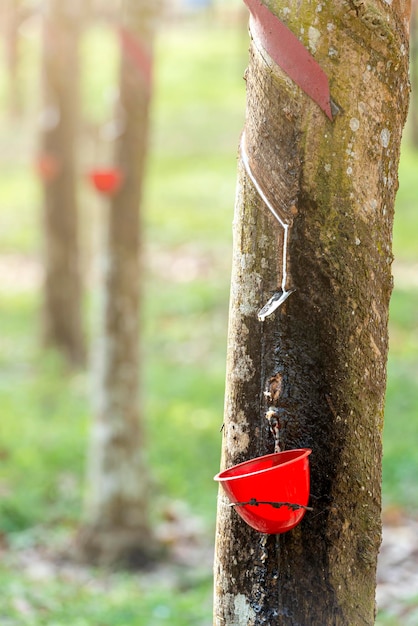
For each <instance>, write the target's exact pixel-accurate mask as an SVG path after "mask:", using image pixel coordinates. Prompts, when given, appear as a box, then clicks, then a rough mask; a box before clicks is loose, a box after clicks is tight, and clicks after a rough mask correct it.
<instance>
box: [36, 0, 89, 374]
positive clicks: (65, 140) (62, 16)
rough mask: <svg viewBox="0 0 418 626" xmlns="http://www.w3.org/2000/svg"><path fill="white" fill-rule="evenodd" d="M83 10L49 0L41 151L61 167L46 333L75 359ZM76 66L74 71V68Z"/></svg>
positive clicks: (50, 231)
mask: <svg viewBox="0 0 418 626" xmlns="http://www.w3.org/2000/svg"><path fill="white" fill-rule="evenodd" d="M79 34H80V13H79V12H77V11H74V10H73V7H72V9H71V10H70V9H69V7H68V6H67V5H66V3H63V2H60V1H59V0H48V2H47V3H46V15H45V22H44V32H43V53H42V56H43V59H42V71H43V94H44V101H43V111H42V114H41V124H42V132H41V137H40V144H41V146H40V150H41V154H42V155H43V157H46V158H48V159H51V160H52V161H53V163H54V165H53V167H54V168H55V169H56V172H55V173H54V175H53V176H52V177H51V178H47V179H46V180H45V181H44V184H43V197H44V213H43V218H44V222H43V226H44V229H43V230H44V265H45V285H44V290H43V315H42V334H43V341H44V343H45V344H46V345H47V346H52V347H54V348H56V349H58V350H60V351H61V352H62V353H63V354H64V356H65V357H66V358H67V359H68V361H70V362H71V363H75V364H80V363H83V362H84V358H85V343H84V332H83V324H82V281H81V271H80V258H79V219H78V206H77V190H76V178H77V167H76V141H77V128H78V118H79V110H78V103H79V89H78V87H79V85H78V78H79V58H78V41H79ZM69 68H71V71H69Z"/></svg>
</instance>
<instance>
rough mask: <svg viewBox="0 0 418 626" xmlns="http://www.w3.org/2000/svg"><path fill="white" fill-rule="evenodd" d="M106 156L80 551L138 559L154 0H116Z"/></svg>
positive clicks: (143, 482) (147, 539) (143, 514)
mask: <svg viewBox="0 0 418 626" xmlns="http://www.w3.org/2000/svg"><path fill="white" fill-rule="evenodd" d="M122 7H123V11H122V15H123V18H124V22H123V26H122V27H121V68H120V102H119V107H118V110H119V114H121V115H122V119H121V120H120V121H121V122H123V124H122V126H123V130H122V131H121V134H120V136H119V137H118V139H117V140H116V150H115V161H116V165H117V167H118V168H120V169H121V170H122V172H123V175H124V182H123V185H122V187H121V189H120V190H119V191H118V192H117V193H116V195H115V196H114V197H113V198H112V200H111V203H110V214H109V221H108V230H107V240H106V247H105V251H104V263H103V267H104V268H105V269H104V272H105V277H104V281H105V284H104V298H103V304H102V306H103V311H102V314H103V320H102V326H101V329H100V332H101V337H100V345H99V350H98V354H97V362H96V367H97V371H96V378H97V379H98V381H97V382H98V386H97V390H96V397H95V404H96V406H95V419H94V424H93V427H92V433H91V449H90V456H89V489H88V499H87V503H86V505H87V506H86V523H85V525H84V527H83V529H82V530H81V532H80V534H79V546H80V549H81V551H82V553H83V555H84V557H85V558H87V559H88V560H89V561H92V562H99V563H107V564H109V563H115V562H120V563H125V564H128V565H138V566H141V565H142V564H144V563H145V562H146V561H147V560H148V559H149V558H152V557H153V552H154V547H153V540H152V534H151V530H150V526H149V519H148V510H149V480H148V468H147V466H146V463H145V459H144V436H143V427H142V415H141V401H140V398H139V380H138V379H139V345H138V343H139V342H138V340H139V300H140V263H139V255H140V213H139V208H140V202H141V196H142V186H143V176H144V168H145V158H146V152H147V135H148V113H149V104H150V83H149V72H150V59H151V56H150V55H151V44H152V39H153V27H154V22H153V18H154V15H155V12H156V3H155V1H154V0H141V1H139V0H124V2H123V3H122Z"/></svg>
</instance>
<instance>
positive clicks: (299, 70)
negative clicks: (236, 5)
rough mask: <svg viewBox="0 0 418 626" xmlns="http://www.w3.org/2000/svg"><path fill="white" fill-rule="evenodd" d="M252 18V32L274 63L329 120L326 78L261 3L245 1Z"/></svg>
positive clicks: (329, 100)
mask: <svg viewBox="0 0 418 626" xmlns="http://www.w3.org/2000/svg"><path fill="white" fill-rule="evenodd" d="M244 2H245V4H246V5H247V7H248V8H249V10H250V12H251V16H252V23H251V27H252V28H251V30H252V33H253V34H255V35H256V36H257V37H258V39H259V40H260V43H261V45H262V46H263V48H265V50H266V51H267V52H268V54H269V55H270V56H271V58H272V59H273V61H275V62H276V63H277V65H279V67H281V69H282V70H283V71H284V72H286V74H287V75H288V76H290V78H291V79H292V80H293V81H294V82H295V83H296V84H297V85H298V86H299V87H300V88H301V89H302V90H303V91H304V92H305V93H306V94H307V95H308V96H309V97H310V98H312V100H314V102H316V103H317V104H318V105H319V106H320V107H321V109H322V110H323V111H324V113H325V114H326V115H327V116H328V117H329V119H330V120H332V111H331V95H330V90H329V82H328V77H327V75H326V74H325V72H324V71H323V70H322V68H321V67H320V65H319V64H318V63H317V62H316V61H315V59H314V58H313V56H312V55H311V54H310V52H308V50H307V49H306V48H305V46H304V45H303V44H302V43H301V42H300V41H299V39H298V38H297V37H296V35H294V34H293V33H292V31H291V30H289V29H288V28H287V26H285V25H284V24H283V22H281V21H280V20H279V18H278V17H276V16H275V15H273V13H272V12H271V11H270V10H269V9H268V8H267V7H266V6H265V5H264V4H263V3H262V2H261V0H244Z"/></svg>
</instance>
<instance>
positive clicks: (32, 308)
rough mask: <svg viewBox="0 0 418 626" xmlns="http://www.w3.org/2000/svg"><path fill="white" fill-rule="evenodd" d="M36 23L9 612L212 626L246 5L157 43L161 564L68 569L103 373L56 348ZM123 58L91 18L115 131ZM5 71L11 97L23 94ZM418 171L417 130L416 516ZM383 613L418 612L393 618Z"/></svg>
mask: <svg viewBox="0 0 418 626" xmlns="http://www.w3.org/2000/svg"><path fill="white" fill-rule="evenodd" d="M238 4H239V3H233V6H234V7H237V6H238ZM231 6H232V5H231ZM208 18H210V19H208ZM22 36H23V44H22V66H21V82H22V89H23V91H24V102H25V107H24V112H23V115H21V116H19V118H18V119H13V118H11V117H10V115H9V114H8V112H7V107H4V108H3V110H2V112H1V114H0V136H1V145H2V148H1V151H0V160H1V168H0V207H1V209H0V291H1V293H0V328H1V334H0V624H1V626H15V625H16V626H17V625H19V626H20V625H25V626H26V625H28V626H29V625H30V626H32V625H36V626H38V625H39V626H43V625H45V626H46V625H48V626H64V625H65V626H67V625H70V624H71V626H125V625H128V624H129V625H130V626H140V625H141V626H142V625H152V626H159V625H160V624H170V625H171V626H186V625H199V626H208V625H209V624H211V596H212V573H211V558H212V542H213V535H214V524H215V515H216V491H217V489H216V486H215V484H214V483H213V481H212V477H213V475H214V474H215V473H216V472H217V470H218V466H219V455H220V446H221V434H220V426H221V423H222V412H223V389H224V374H225V357H226V332H227V315H228V297H229V293H228V292H229V272H230V259H231V222H232V214H233V205H234V193H235V178H236V153H237V146H238V140H239V134H240V131H241V129H242V126H243V119H244V110H245V83H244V81H243V78H242V77H243V73H244V69H245V67H246V63H247V48H248V38H247V31H246V16H245V14H242V13H241V12H240V11H238V10H235V9H234V10H229V11H226V10H219V11H215V12H212V13H207V12H204V13H202V14H200V13H199V14H193V15H189V16H188V17H187V19H186V18H183V19H178V20H171V21H170V22H169V23H167V22H165V23H163V24H162V25H161V30H160V33H159V36H158V39H157V47H156V76H155V91H154V103H153V114H152V137H151V146H150V160H149V164H148V169H147V184H146V193H145V199H144V209H143V221H144V242H145V243H144V245H145V250H144V258H145V276H144V289H143V293H144V298H143V401H144V407H145V408H144V415H145V416H146V426H147V454H148V459H149V465H150V468H151V472H152V480H153V496H154V500H153V503H152V514H153V523H154V524H155V525H156V526H161V525H164V522H165V521H167V519H168V520H171V522H173V520H174V521H177V525H178V528H177V529H176V527H175V524H174V523H172V524H171V526H170V528H171V529H172V530H171V532H172V537H171V539H170V537H169V538H168V539H167V541H171V542H172V543H176V542H177V543H178V545H179V546H180V551H182V555H181V558H179V559H178V560H177V562H174V563H173V562H172V563H171V564H170V565H167V566H166V568H164V567H162V568H161V569H160V570H158V572H149V573H147V574H146V575H140V574H135V573H131V574H129V573H122V572H112V571H105V570H100V571H99V570H92V569H86V568H84V569H83V568H78V567H76V566H70V565H68V564H67V565H65V564H64V562H65V559H64V556H63V554H64V553H65V547H66V546H68V545H69V542H70V540H71V537H72V535H73V533H74V532H75V529H76V528H77V525H78V523H79V520H80V516H81V513H82V506H83V486H84V473H85V459H86V452H87V439H88V430H89V423H90V417H91V406H90V379H89V374H88V372H85V371H79V372H76V373H74V372H71V371H70V370H69V369H68V368H67V367H66V365H65V364H64V363H63V362H62V361H61V359H60V357H59V356H58V355H57V354H55V353H53V352H48V353H45V352H43V351H41V349H40V347H39V330H38V323H39V319H38V318H39V304H40V289H41V280H42V268H41V260H40V259H41V246H42V232H41V211H40V209H41V206H40V205H41V195H40V188H39V181H38V180H37V178H36V175H35V171H34V168H33V160H34V154H35V150H36V140H37V135H36V128H37V116H38V115H39V106H40V105H39V69H38V62H39V23H38V22H37V21H36V20H35V19H34V20H32V21H31V22H30V23H28V24H26V25H25V28H24V32H23V35H22ZM117 54H118V50H117V45H116V40H115V35H114V33H113V32H112V30H111V29H110V28H109V27H106V26H105V25H104V24H100V23H97V24H96V25H94V26H93V27H91V28H89V30H88V32H87V33H86V34H85V36H84V38H83V49H82V55H83V103H84V104H83V106H84V111H83V115H84V119H85V120H86V126H87V127H88V126H89V125H90V126H91V127H99V128H100V126H101V125H105V124H106V122H107V121H108V119H109V118H110V117H111V104H110V101H111V94H112V89H114V85H115V80H116V68H117ZM103 59H106V62H102V60H103ZM0 72H1V73H0V98H1V101H2V102H7V99H8V92H7V80H6V76H5V73H4V70H3V68H0ZM106 151H109V153H110V146H109V145H108V143H107V142H106V140H105V139H104V138H101V137H100V133H99V134H98V135H97V134H94V139H92V138H91V137H90V136H89V135H88V133H86V135H85V137H84V143H83V148H82V153H81V154H80V190H79V193H80V206H81V211H82V220H83V222H82V223H83V241H84V247H83V255H84V266H85V282H86V285H87V286H88V290H87V297H86V309H85V310H86V323H87V324H88V327H89V333H90V340H91V342H94V338H95V323H96V319H97V310H96V309H97V304H96V298H95V296H96V286H97V285H96V278H97V276H96V269H95V253H96V251H97V246H98V242H99V240H100V229H101V213H102V210H103V206H102V202H103V200H102V199H100V198H98V197H97V196H96V195H94V193H93V191H92V190H91V189H90V188H89V187H88V185H87V183H86V181H85V175H84V170H83V168H87V167H90V166H92V165H94V158H95V155H97V154H98V153H103V152H104V153H106ZM417 167H418V152H417V151H416V150H415V151H414V149H413V148H412V146H411V145H410V142H409V138H408V130H407V131H406V133H405V139H404V145H403V150H402V160H401V167H400V189H399V192H398V196H397V203H396V221H395V231H394V239H393V246H394V254H395V263H394V275H395V290H394V293H393V297H392V303H391V317H390V355H389V363H388V387H387V403H386V423H385V431H384V473H383V479H384V480H383V494H384V505H385V509H386V510H391V511H393V510H396V511H400V512H402V514H403V512H406V513H407V514H409V515H412V516H416V515H417V512H418V485H417V476H418V445H417V443H418V394H417V381H418V246H417V242H416V240H415V237H416V236H417V234H418V210H417V204H418V189H417V171H418V169H417ZM416 595H417V598H418V590H417V594H416ZM411 601H412V600H411ZM417 602H418V600H417ZM379 620H380V621H379V622H378V623H381V624H391V625H392V626H395V625H397V624H401V623H402V624H406V622H400V621H399V622H398V621H397V620H396V619H395V618H393V617H390V616H389V615H384V614H382V615H380V617H379ZM408 623H409V622H408ZM411 623H412V622H411ZM353 626H355V625H353Z"/></svg>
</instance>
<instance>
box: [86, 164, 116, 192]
mask: <svg viewBox="0 0 418 626" xmlns="http://www.w3.org/2000/svg"><path fill="white" fill-rule="evenodd" d="M88 177H89V179H90V181H91V183H92V184H93V186H94V188H95V189H96V190H97V191H98V192H99V193H102V194H103V195H105V196H112V195H114V194H115V193H116V192H117V191H118V190H119V189H120V187H121V185H122V183H123V173H122V171H121V170H120V169H119V168H117V167H106V168H95V169H92V170H90V172H88Z"/></svg>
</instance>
